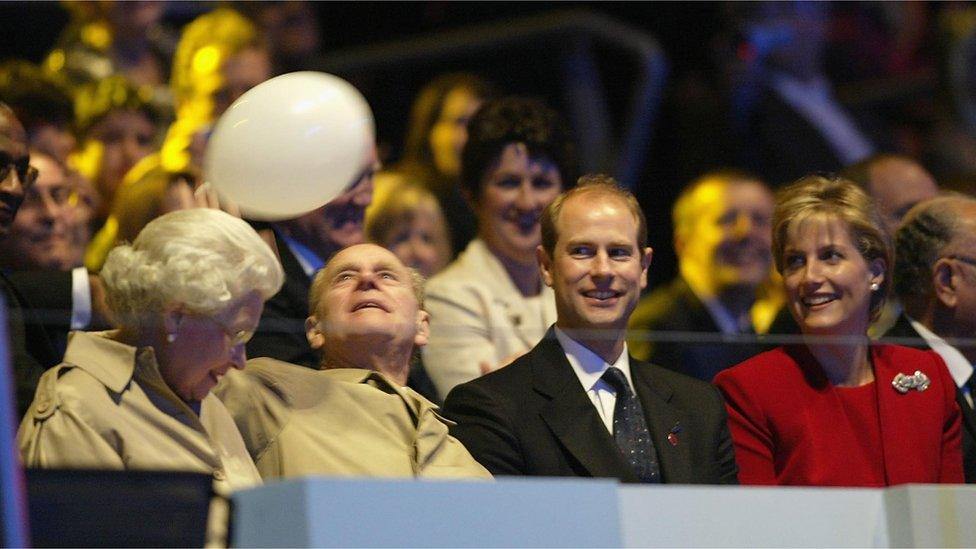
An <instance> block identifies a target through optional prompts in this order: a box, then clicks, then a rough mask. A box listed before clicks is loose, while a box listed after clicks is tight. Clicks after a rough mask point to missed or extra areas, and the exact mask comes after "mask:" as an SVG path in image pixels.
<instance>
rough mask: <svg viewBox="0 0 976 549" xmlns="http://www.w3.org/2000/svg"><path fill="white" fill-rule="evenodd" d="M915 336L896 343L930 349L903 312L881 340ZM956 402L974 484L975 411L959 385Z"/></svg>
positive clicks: (968, 477)
mask: <svg viewBox="0 0 976 549" xmlns="http://www.w3.org/2000/svg"><path fill="white" fill-rule="evenodd" d="M895 337H897V338H915V339H916V341H914V342H912V341H907V340H905V341H901V340H900V341H897V342H896V343H897V344H898V345H911V346H913V347H917V348H919V349H931V347H929V344H928V343H926V342H925V339H923V338H922V336H921V335H920V334H919V333H918V332H917V331H916V330H915V327H914V326H912V324H911V322H909V321H908V317H907V316H905V315H904V313H903V314H901V315H899V316H898V320H897V321H896V322H895V325H894V326H892V327H891V329H890V330H888V331H887V332H885V334H884V337H883V338H882V340H884V339H886V338H895ZM956 403H957V404H958V405H959V409H960V410H961V411H962V466H963V472H964V473H965V474H966V483H967V484H976V411H974V410H973V407H972V406H970V405H969V401H967V400H966V396H965V395H964V394H963V392H962V390H961V389H959V387H956Z"/></svg>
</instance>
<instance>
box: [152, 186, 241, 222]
mask: <svg viewBox="0 0 976 549" xmlns="http://www.w3.org/2000/svg"><path fill="white" fill-rule="evenodd" d="M191 208H213V209H215V210H223V211H225V212H227V213H229V214H230V215H232V216H234V217H241V210H240V208H238V207H237V204H235V203H233V202H230V201H228V200H224V201H223V202H221V200H220V196H219V195H218V194H217V191H216V189H214V188H213V186H212V185H210V183H209V182H204V183H201V184H199V185H196V187H195V188H194V187H193V182H192V181H190V180H189V179H187V178H186V177H180V178H178V179H177V180H176V181H174V182H173V183H171V184H170V186H169V188H168V189H167V190H166V195H165V196H164V198H163V210H164V211H165V212H172V211H176V210H188V209H191Z"/></svg>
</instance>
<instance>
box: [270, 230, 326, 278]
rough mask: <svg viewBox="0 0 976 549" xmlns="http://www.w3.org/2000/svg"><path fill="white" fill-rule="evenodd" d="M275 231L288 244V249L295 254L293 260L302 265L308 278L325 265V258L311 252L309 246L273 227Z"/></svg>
mask: <svg viewBox="0 0 976 549" xmlns="http://www.w3.org/2000/svg"><path fill="white" fill-rule="evenodd" d="M275 232H276V233H277V234H278V236H279V237H281V240H283V241H284V243H285V245H286V246H288V250H290V251H291V254H292V255H293V256H295V260H296V261H298V264H299V265H301V266H302V270H303V271H305V274H306V275H308V277H309V278H312V277H313V276H315V273H317V272H318V271H319V269H321V268H322V267H324V266H325V260H324V259H322V257H321V256H319V254H317V253H315V252H313V251H312V249H311V248H309V247H308V246H306V245H304V244H302V243H301V242H299V241H297V240H295V239H294V238H291V237H290V236H288V235H285V234H284V233H282V232H281V231H279V230H277V229H275Z"/></svg>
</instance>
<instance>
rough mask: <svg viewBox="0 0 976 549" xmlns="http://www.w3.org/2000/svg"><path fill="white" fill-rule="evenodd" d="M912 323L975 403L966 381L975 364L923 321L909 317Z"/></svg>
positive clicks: (953, 378)
mask: <svg viewBox="0 0 976 549" xmlns="http://www.w3.org/2000/svg"><path fill="white" fill-rule="evenodd" d="M908 321H909V322H911V323H912V327H913V328H915V331H916V332H918V335H920V336H922V339H924V340H925V342H926V343H928V344H929V347H931V348H932V350H933V351H935V352H936V353H938V354H939V356H940V357H942V360H943V361H944V362H945V363H946V367H948V368H949V375H951V376H952V380H953V381H954V382H955V383H956V387H959V388H960V389H962V392H963V394H965V395H966V400H968V401H969V405H970V406H972V405H973V395H971V394H970V393H969V388H968V387H966V382H967V381H969V376H971V375H973V365H972V364H970V363H969V360H967V359H966V357H964V356H963V354H962V353H961V352H959V349H956V348H955V347H953V346H952V345H950V344H949V343H948V342H946V340H944V339H942V338H941V337H939V336H937V335H936V334H935V333H933V332H932V330H929V329H928V328H926V327H925V326H924V325H923V324H922V323H921V322H918V321H917V320H914V319H912V318H909V319H908Z"/></svg>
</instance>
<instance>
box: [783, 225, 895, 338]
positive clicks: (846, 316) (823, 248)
mask: <svg viewBox="0 0 976 549" xmlns="http://www.w3.org/2000/svg"><path fill="white" fill-rule="evenodd" d="M884 277H885V264H884V261H882V260H880V259H879V260H874V261H871V262H869V261H868V260H867V259H865V258H864V257H863V256H862V255H861V254H860V252H858V250H857V248H856V247H855V245H854V242H853V241H852V239H851V233H850V227H848V225H847V224H846V223H844V222H843V221H841V220H840V219H837V218H836V217H833V216H829V215H826V214H813V215H810V216H809V217H807V218H805V219H803V220H801V221H798V222H796V223H795V224H794V225H793V226H792V227H791V228H790V230H789V232H788V233H787V237H786V245H785V246H784V252H783V281H784V283H785V285H786V293H787V302H788V304H789V307H790V312H791V313H792V314H793V317H794V318H795V319H796V321H797V323H798V324H799V325H800V329H801V331H802V332H803V333H804V334H812V335H850V336H862V335H865V334H866V333H867V329H868V325H869V323H870V309H871V296H872V293H873V291H872V289H871V286H872V284H878V285H880V284H881V283H882V282H883V281H884Z"/></svg>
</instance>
